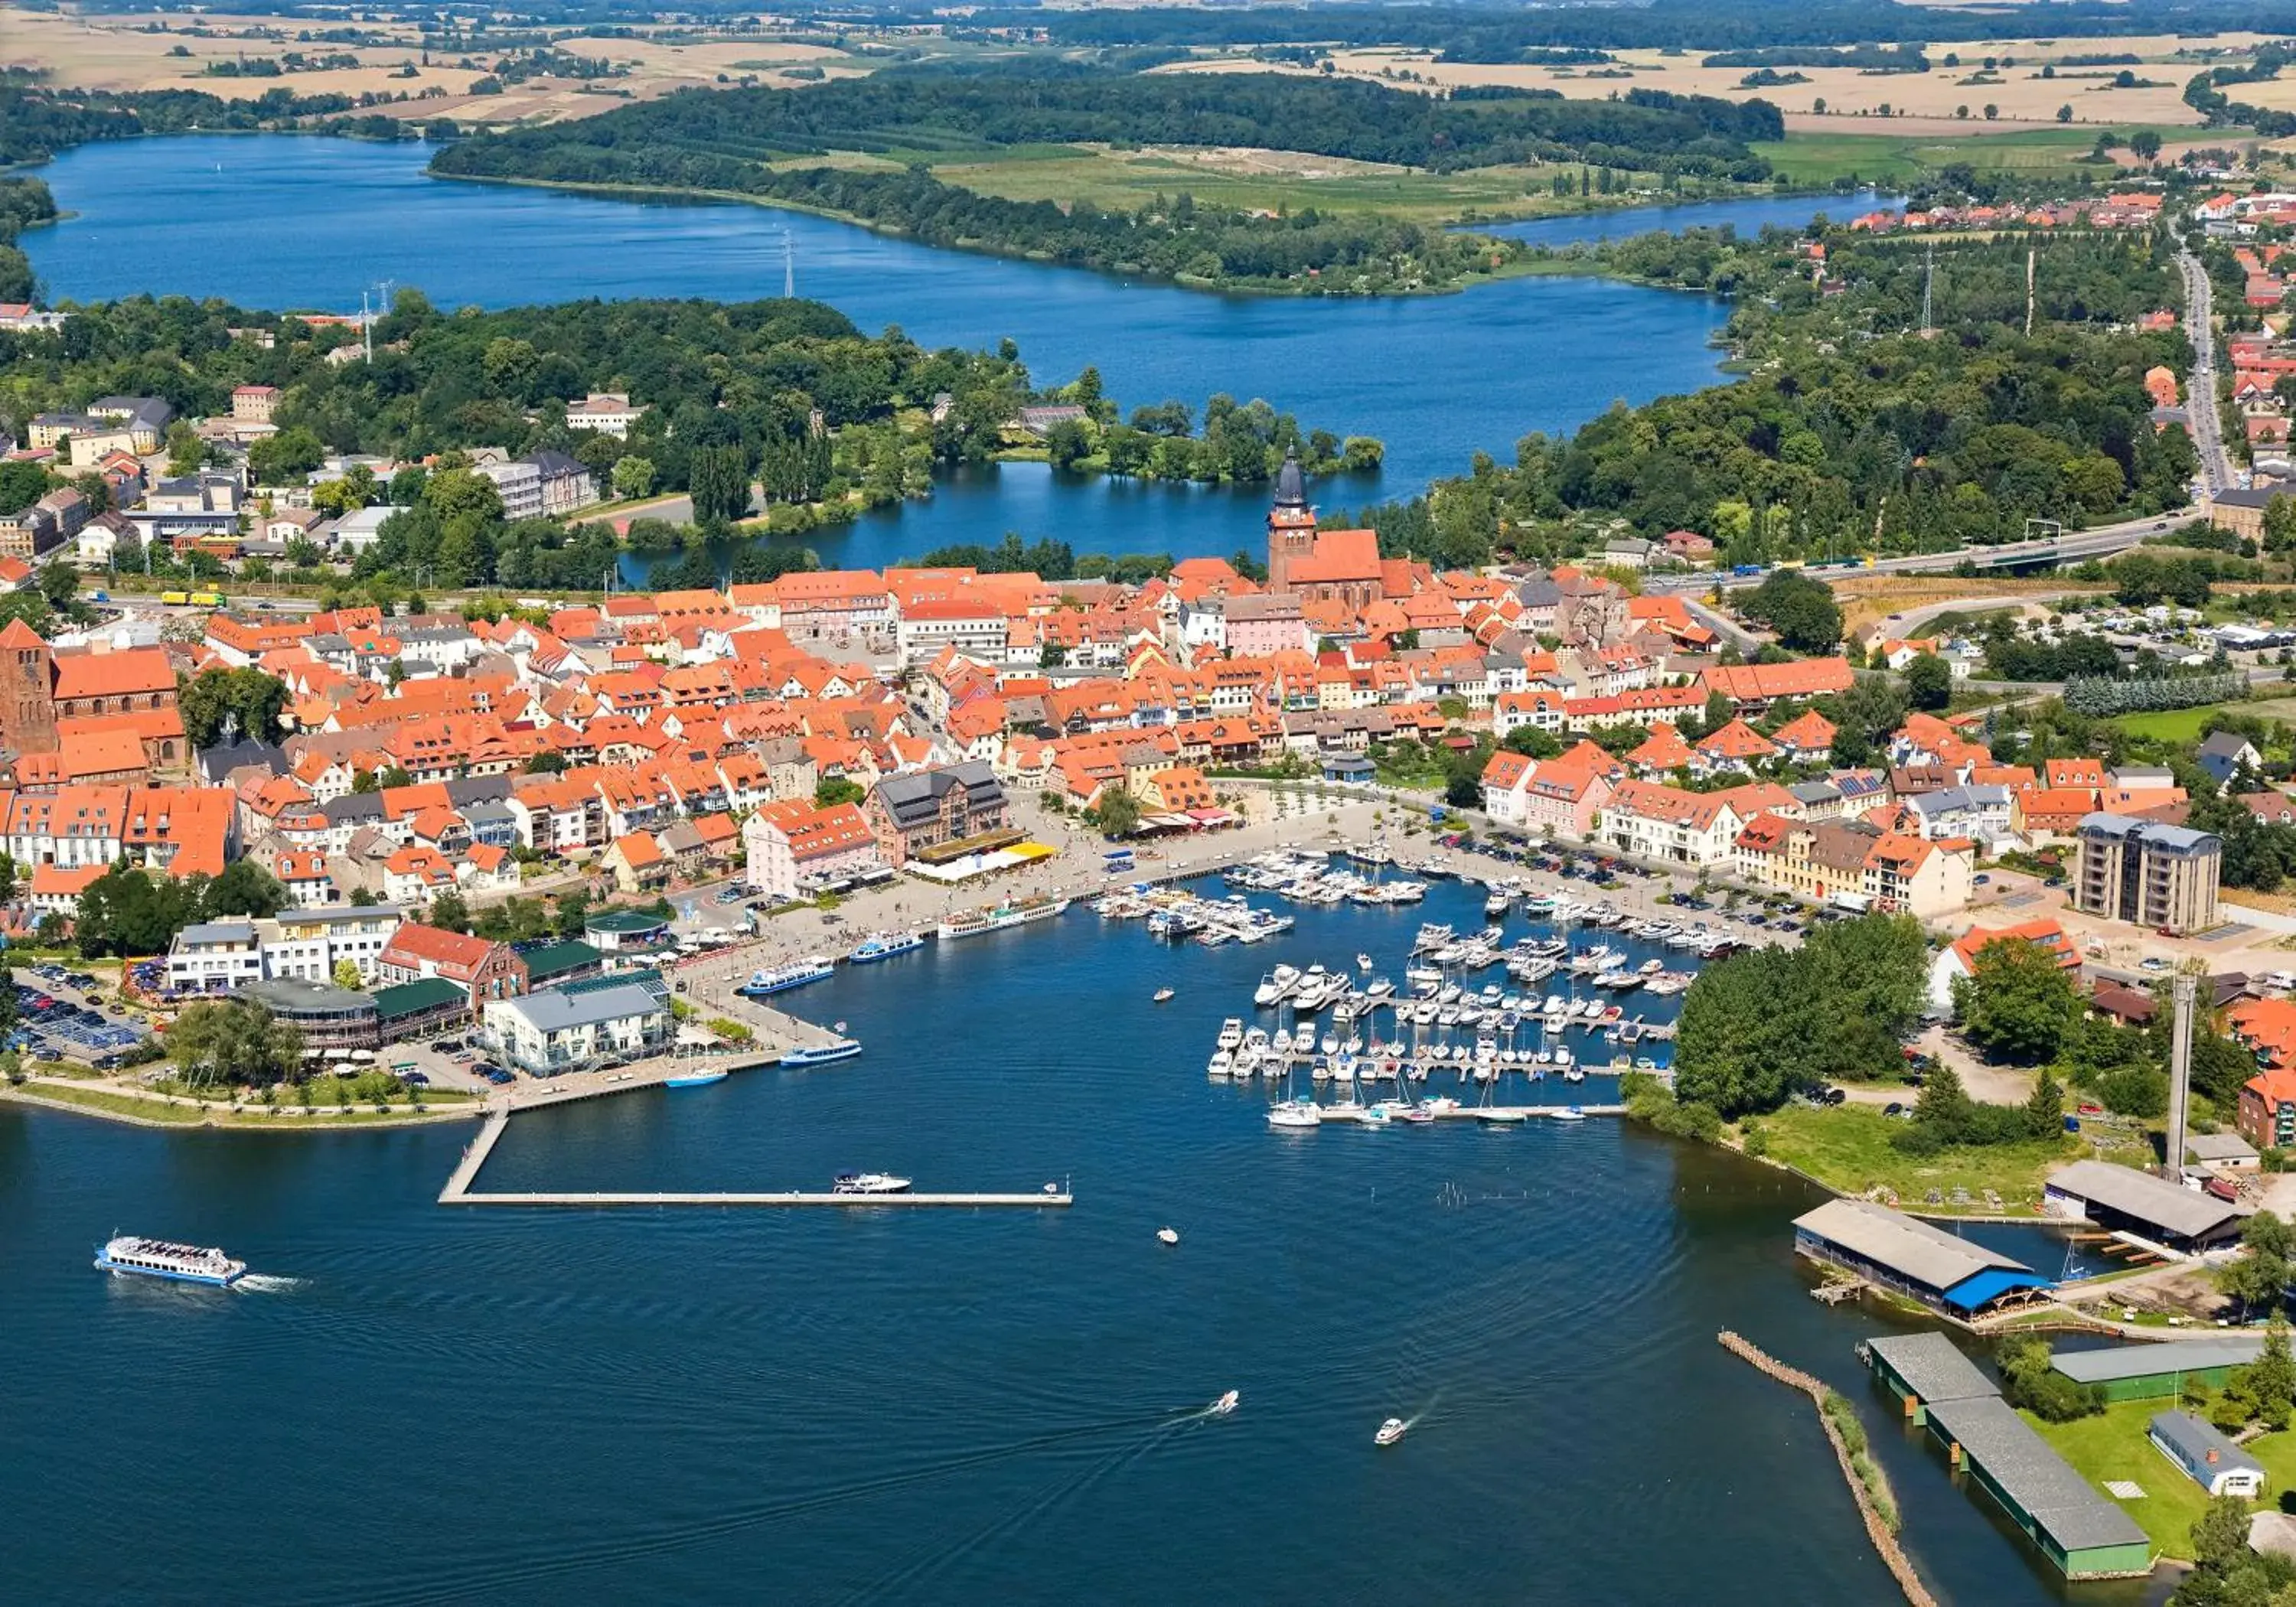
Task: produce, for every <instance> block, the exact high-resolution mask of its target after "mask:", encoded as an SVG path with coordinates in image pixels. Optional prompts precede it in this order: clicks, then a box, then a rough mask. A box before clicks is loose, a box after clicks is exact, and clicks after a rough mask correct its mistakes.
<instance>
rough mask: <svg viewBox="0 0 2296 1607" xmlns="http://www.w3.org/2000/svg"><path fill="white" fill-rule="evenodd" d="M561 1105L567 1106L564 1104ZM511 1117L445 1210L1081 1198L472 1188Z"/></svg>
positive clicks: (499, 1124)
mask: <svg viewBox="0 0 2296 1607" xmlns="http://www.w3.org/2000/svg"><path fill="white" fill-rule="evenodd" d="M621 1091H622V1090H621V1089H620V1088H614V1089H611V1090H609V1089H600V1090H599V1091H598V1092H599V1093H600V1094H604V1093H609V1092H611V1093H620V1092H621ZM557 1103H566V1102H565V1101H563V1100H561V1101H558V1102H557ZM510 1117H511V1112H510V1111H509V1109H508V1108H506V1107H503V1106H496V1108H495V1109H493V1110H492V1111H489V1112H488V1115H487V1120H486V1125H485V1126H484V1127H481V1128H480V1130H479V1136H477V1137H476V1138H473V1139H472V1140H471V1144H470V1147H469V1148H467V1149H465V1150H464V1151H463V1158H462V1160H458V1161H456V1162H455V1169H454V1170H453V1171H452V1172H451V1173H449V1174H448V1175H447V1185H446V1186H445V1187H444V1188H442V1189H440V1190H439V1204H441V1205H528V1206H547V1205H570V1206H577V1207H587V1208H592V1209H603V1208H607V1207H612V1206H652V1207H657V1208H659V1207H663V1206H673V1205H701V1206H711V1205H715V1206H768V1205H769V1206H784V1207H786V1206H805V1205H832V1206H836V1205H841V1206H864V1205H894V1206H943V1207H962V1206H988V1207H1000V1208H1007V1209H1037V1210H1043V1209H1062V1208H1065V1207H1067V1206H1070V1205H1073V1204H1075V1203H1076V1196H1075V1195H1073V1194H1072V1193H1070V1192H1069V1190H1068V1188H1067V1186H1066V1185H1059V1186H1055V1185H1052V1184H1046V1185H1045V1186H1044V1187H1043V1188H1042V1189H1040V1190H1038V1191H1037V1193H1033V1194H1011V1193H985V1194H835V1193H804V1192H802V1191H799V1190H797V1189H790V1190H786V1191H784V1192H783V1193H690V1192H684V1191H677V1192H668V1193H620V1192H600V1191H579V1192H577V1191H564V1192H560V1191H552V1190H545V1191H538V1192H533V1191H530V1192H521V1193H480V1192H479V1191H478V1190H476V1189H474V1188H473V1187H472V1186H471V1185H473V1184H475V1183H476V1182H477V1181H478V1178H479V1172H480V1168H483V1167H484V1166H485V1165H486V1164H487V1158H488V1156H490V1155H492V1154H493V1153H494V1152H495V1145H496V1144H500V1143H501V1142H502V1136H503V1135H504V1133H506V1132H508V1131H509V1130H510Z"/></svg>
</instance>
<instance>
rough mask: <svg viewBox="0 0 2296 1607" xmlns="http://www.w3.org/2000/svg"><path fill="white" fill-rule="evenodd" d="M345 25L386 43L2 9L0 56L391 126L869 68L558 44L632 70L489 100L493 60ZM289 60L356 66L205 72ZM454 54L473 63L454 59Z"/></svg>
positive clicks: (823, 55) (53, 71)
mask: <svg viewBox="0 0 2296 1607" xmlns="http://www.w3.org/2000/svg"><path fill="white" fill-rule="evenodd" d="M343 26H355V27H356V28H357V31H358V32H359V33H360V34H362V35H367V36H373V35H381V36H383V37H387V38H388V39H389V43H387V44H382V45H345V44H338V43H334V42H332V41H329V40H327V39H324V38H320V37H307V38H298V37H296V36H297V35H298V34H299V33H303V32H305V31H306V29H308V31H309V32H310V33H311V34H313V35H315V36H316V35H319V34H323V33H326V32H330V31H333V30H332V28H331V27H329V26H328V25H325V24H321V25H319V26H316V27H312V26H310V25H308V24H307V23H304V22H300V21H297V20H290V19H283V18H279V17H255V16H235V15H232V14H229V13H218V12H208V13H201V14H198V15H190V14H186V13H183V12H171V13H168V14H165V15H160V14H141V13H127V14H119V15H103V16H69V15H60V14H58V13H55V12H29V11H21V10H18V9H16V8H14V7H12V6H10V5H7V4H0V36H4V37H5V39H6V41H7V48H6V59H7V61H9V62H10V64H12V65H15V66H23V67H35V68H39V69H43V70H45V72H46V74H47V79H46V81H47V82H48V83H50V84H53V85H55V86H59V87H67V88H74V89H114V90H138V89H198V90H202V91H204V92H205V93H207V94H213V95H217V96H219V97H221V98H223V99H225V100H252V99H254V98H255V97H257V96H258V95H261V94H266V92H268V91H270V90H274V89H288V90H291V91H293V92H294V93H295V94H348V95H362V94H377V95H392V96H397V95H401V94H404V95H406V97H407V99H406V100H404V101H396V100H394V101H393V102H391V103H389V104H388V105H384V106H381V107H378V108H376V110H377V111H381V112H382V113H384V114H385V115H386V116H391V117H408V118H430V117H452V118H455V119H460V120H463V121H471V122H490V123H508V122H525V121H553V120H557V119H568V118H580V117H590V116H594V114H596V113H598V112H601V111H610V110H611V109H612V108H613V107H615V106H619V105H621V104H623V103H625V102H627V101H631V100H650V99H652V98H653V97H654V96H656V95H661V94H668V93H669V92H670V91H672V90H674V89H682V88H693V87H703V86H715V85H717V84H718V83H719V81H720V79H721V78H723V79H724V80H726V81H734V80H739V79H742V78H754V79H755V80H756V81H758V82H759V83H761V84H767V85H776V86H793V85H796V84H799V83H801V82H804V81H806V80H803V79H798V78H790V77H788V76H786V71H785V70H787V69H789V68H793V67H805V68H817V69H819V70H821V71H822V72H824V74H825V75H826V76H828V77H832V78H848V77H853V76H856V75H858V74H861V73H865V72H867V71H869V70H870V64H869V63H867V62H865V61H861V60H859V59H857V58H856V57H853V56H849V55H847V54H845V53H843V52H841V51H838V50H835V49H832V48H831V47H829V46H827V45H801V44H783V43H778V42H769V41H767V40H762V39H721V40H707V41H700V42H695V43H685V42H682V41H680V42H673V41H668V40H663V39H655V38H631V39H594V38H568V39H563V40H561V41H558V42H557V45H556V48H558V49H560V50H562V51H564V52H565V53H568V54H570V55H580V56H586V57H589V58H591V59H593V60H597V61H612V62H616V63H619V64H623V65H627V67H628V68H629V71H628V72H627V74H626V75H624V76H620V77H616V78H600V79H594V80H584V79H574V78H534V79H529V80H528V81H526V82H524V83H519V84H512V85H507V86H504V91H503V93H502V94H488V95H473V94H471V93H470V88H471V85H472V84H473V83H475V82H477V81H478V80H479V79H480V78H486V77H488V76H489V75H488V68H489V67H490V65H491V64H492V63H493V61H496V59H497V58H498V55H499V53H498V52H496V51H494V50H490V49H488V48H487V47H486V46H485V45H480V46H478V47H476V48H474V49H472V50H471V52H469V53H468V55H467V58H466V57H465V55H464V53H462V52H453V53H448V52H439V53H437V54H436V55H435V56H434V57H433V58H432V59H430V60H429V61H426V60H424V51H423V47H422V41H421V38H420V36H419V35H418V34H417V33H416V32H415V30H414V29H412V28H411V27H405V26H401V25H398V24H392V23H381V22H373V23H359V24H356V25H348V24H346V25H343ZM161 29H165V31H161ZM187 29H197V30H199V31H198V33H197V34H196V35H194V34H192V33H189V32H187V31H185V30H187ZM291 51H294V52H300V53H302V54H303V55H305V56H307V57H311V58H319V57H324V56H332V55H343V54H348V55H354V56H357V58H358V63H359V64H358V65H357V67H334V68H327V69H324V70H318V71H310V72H295V71H290V72H287V73H284V74H282V75H281V76H278V77H264V78H252V77H249V78H240V77H229V78H225V77H217V76H215V75H213V74H211V73H210V72H209V70H208V69H209V65H210V64H211V63H216V62H225V61H241V60H251V59H256V58H265V57H268V58H272V59H278V58H280V57H282V56H283V55H284V54H286V53H288V52H291ZM465 59H467V60H468V61H471V65H470V66H467V67H466V66H463V65H460V64H459V63H460V62H462V61H464V60H465ZM426 97H427V98H426Z"/></svg>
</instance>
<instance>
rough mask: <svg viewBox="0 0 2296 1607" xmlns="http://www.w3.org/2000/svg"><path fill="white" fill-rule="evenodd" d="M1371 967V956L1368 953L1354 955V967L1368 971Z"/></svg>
mask: <svg viewBox="0 0 2296 1607" xmlns="http://www.w3.org/2000/svg"><path fill="white" fill-rule="evenodd" d="M1371 968H1372V957H1371V956H1370V955H1357V956H1356V969H1357V971H1369V970H1370V969H1371Z"/></svg>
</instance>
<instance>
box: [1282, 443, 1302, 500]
mask: <svg viewBox="0 0 2296 1607" xmlns="http://www.w3.org/2000/svg"><path fill="white" fill-rule="evenodd" d="M1275 505H1276V506H1277V507H1279V508H1304V507H1306V506H1307V505H1308V478H1307V476H1306V475H1304V474H1302V473H1300V457H1299V455H1298V454H1297V453H1295V452H1293V451H1292V450H1291V448H1289V447H1286V448H1285V449H1284V452H1283V468H1281V469H1279V470H1277V471H1276V473H1275Z"/></svg>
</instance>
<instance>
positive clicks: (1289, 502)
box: [1267, 453, 1388, 610]
mask: <svg viewBox="0 0 2296 1607" xmlns="http://www.w3.org/2000/svg"><path fill="white" fill-rule="evenodd" d="M1386 573H1387V566H1386V565H1385V564H1384V563H1383V562H1382V561H1381V559H1380V555H1379V535H1378V533H1377V532H1376V531H1374V530H1319V529H1316V510H1315V509H1313V508H1311V507H1309V506H1308V481H1307V476H1306V475H1305V474H1303V473H1301V472H1300V460H1299V459H1297V458H1296V457H1293V456H1292V455H1290V454H1289V453H1286V454H1285V455H1284V458H1283V469H1282V470H1281V471H1279V472H1278V473H1277V474H1276V476H1275V506H1274V507H1272V508H1270V509H1268V511H1267V589H1268V590H1269V591H1271V592H1290V593H1292V594H1294V595H1296V596H1297V597H1298V598H1299V599H1300V602H1301V603H1341V604H1343V605H1344V606H1346V607H1347V608H1349V609H1350V610H1355V609H1360V608H1363V607H1365V605H1367V604H1369V603H1376V602H1378V601H1379V600H1380V599H1381V598H1382V597H1383V596H1386V595H1387V594H1388V588H1387V579H1386Z"/></svg>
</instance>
